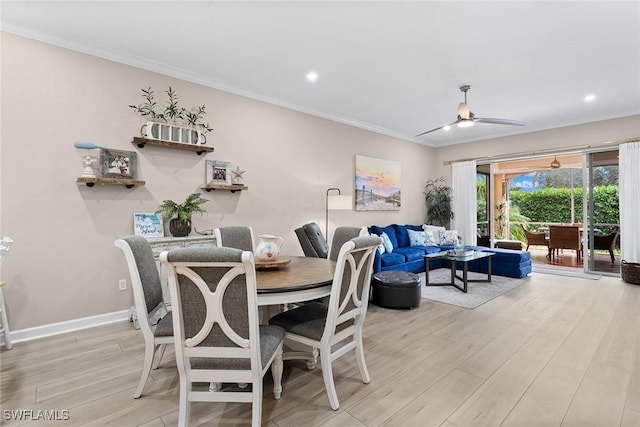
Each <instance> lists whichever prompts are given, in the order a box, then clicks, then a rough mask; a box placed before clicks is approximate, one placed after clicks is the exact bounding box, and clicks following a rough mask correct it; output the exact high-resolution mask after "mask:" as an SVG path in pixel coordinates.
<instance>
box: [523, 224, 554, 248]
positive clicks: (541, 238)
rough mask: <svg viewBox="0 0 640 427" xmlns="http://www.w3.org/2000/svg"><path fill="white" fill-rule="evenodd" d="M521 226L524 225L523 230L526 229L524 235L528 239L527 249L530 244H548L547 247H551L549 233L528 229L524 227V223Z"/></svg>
mask: <svg viewBox="0 0 640 427" xmlns="http://www.w3.org/2000/svg"><path fill="white" fill-rule="evenodd" d="M521 227H522V230H523V231H524V236H525V238H526V239H527V248H526V249H525V250H526V251H528V250H529V246H531V245H535V246H546V247H547V249H548V248H549V240H548V239H547V233H544V232H534V231H528V230H527V229H526V228H524V225H521Z"/></svg>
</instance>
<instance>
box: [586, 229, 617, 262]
mask: <svg viewBox="0 0 640 427" xmlns="http://www.w3.org/2000/svg"><path fill="white" fill-rule="evenodd" d="M618 234H620V229H619V228H618V227H616V229H615V230H614V231H613V232H612V233H609V234H607V235H605V236H598V235H594V236H593V249H600V250H604V251H609V256H610V257H611V262H615V260H616V257H615V255H614V253H613V251H614V250H615V249H616V239H617V238H618Z"/></svg>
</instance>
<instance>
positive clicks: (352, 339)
mask: <svg viewBox="0 0 640 427" xmlns="http://www.w3.org/2000/svg"><path fill="white" fill-rule="evenodd" d="M381 243H382V240H381V239H380V238H379V237H377V236H366V237H356V238H354V239H351V240H349V241H348V242H346V243H345V244H343V245H342V247H341V249H340V252H339V254H338V260H337V262H336V271H335V274H334V277H333V285H332V287H331V295H330V297H329V303H328V304H323V303H321V302H310V303H308V304H304V305H301V306H300V307H297V308H294V309H292V310H288V311H285V312H283V313H280V314H277V315H275V316H274V317H272V318H271V319H270V320H269V324H271V325H277V326H281V327H283V328H284V329H285V330H286V331H287V335H286V338H285V339H286V340H290V341H293V342H294V343H300V344H303V345H306V346H309V347H311V348H312V349H313V358H316V357H317V354H318V352H319V355H320V364H321V367H322V377H323V379H324V384H325V388H326V390H327V395H328V398H329V403H330V405H331V408H332V409H334V410H336V409H338V408H339V407H340V403H339V401H338V395H337V392H336V388H335V384H334V380H333V369H332V363H333V361H334V360H336V359H338V358H339V357H342V356H344V355H345V354H348V353H349V352H350V351H352V350H353V351H355V355H356V362H357V364H358V369H359V370H360V376H361V377H362V382H364V383H365V384H367V383H369V380H370V378H369V372H368V370H367V365H366V363H365V358H364V347H363V343H362V333H363V326H364V319H365V316H366V314H367V306H368V303H369V287H370V285H371V272H372V265H373V258H374V254H375V251H376V250H377V247H378V246H379V245H380V244H381ZM296 356H297V355H288V356H287V357H286V358H287V359H291V358H294V357H296ZM299 356H300V358H302V359H307V360H308V355H304V354H299Z"/></svg>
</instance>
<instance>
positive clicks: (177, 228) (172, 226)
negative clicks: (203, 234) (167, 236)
mask: <svg viewBox="0 0 640 427" xmlns="http://www.w3.org/2000/svg"><path fill="white" fill-rule="evenodd" d="M169 232H170V233H171V235H172V236H173V237H187V236H188V235H189V233H191V219H189V220H187V222H183V221H182V220H181V219H180V218H171V220H169Z"/></svg>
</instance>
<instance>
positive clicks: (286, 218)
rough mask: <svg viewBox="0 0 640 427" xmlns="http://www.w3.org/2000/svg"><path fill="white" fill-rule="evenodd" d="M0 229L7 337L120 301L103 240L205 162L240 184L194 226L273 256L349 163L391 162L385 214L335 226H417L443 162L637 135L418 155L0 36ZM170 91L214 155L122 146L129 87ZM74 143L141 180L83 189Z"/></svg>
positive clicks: (603, 133)
mask: <svg viewBox="0 0 640 427" xmlns="http://www.w3.org/2000/svg"><path fill="white" fill-rule="evenodd" d="M0 34H1V40H0V43H2V62H1V67H2V68H1V70H0V71H1V78H2V85H1V91H2V99H1V102H2V105H1V106H0V108H1V114H2V129H1V131H0V138H1V140H0V144H1V146H0V153H1V154H2V157H1V158H0V180H1V181H0V197H1V200H0V202H1V205H0V206H1V208H0V221H1V222H0V234H2V235H9V236H11V237H12V238H14V240H15V243H14V245H13V247H12V249H11V252H10V254H9V256H8V257H7V258H6V260H5V262H4V265H3V268H2V278H3V279H4V280H6V281H8V283H9V286H8V287H6V288H5V297H6V300H7V302H8V305H9V307H8V313H9V318H10V322H11V326H12V329H13V330H14V331H16V330H20V329H24V328H30V327H35V326H40V325H47V324H51V323H55V322H61V321H66V320H73V319H78V318H82V317H86V316H93V315H100V314H104V313H111V312H115V311H119V310H124V309H126V308H128V307H129V306H130V305H131V303H132V295H131V290H130V289H127V291H124V292H123V291H118V279H121V278H127V279H128V272H127V270H126V265H125V263H124V259H123V256H122V254H121V253H120V251H119V250H118V249H117V248H116V247H115V246H113V241H114V240H115V239H116V238H118V237H120V236H123V235H126V234H131V233H132V222H133V221H132V214H133V213H134V212H153V211H155V209H156V208H157V206H158V204H159V203H161V202H162V200H164V199H174V200H178V199H179V200H182V199H183V198H184V197H186V196H187V195H188V194H189V193H191V192H194V191H199V190H198V186H199V185H200V184H201V183H202V182H203V179H204V164H205V159H210V160H225V161H230V162H231V163H232V167H235V166H236V165H239V166H240V167H241V168H242V169H244V170H246V173H245V175H244V178H245V179H244V181H243V182H244V184H245V185H247V186H248V187H249V190H248V191H245V192H242V193H235V194H231V193H229V192H221V191H215V192H211V193H203V194H204V197H206V198H208V199H209V200H210V201H209V202H208V203H207V204H206V205H205V208H206V209H207V211H208V215H206V216H204V217H199V216H196V217H195V218H194V225H195V226H196V227H197V228H198V229H210V228H213V227H217V226H224V225H239V224H248V225H251V226H252V227H253V228H254V231H255V232H256V234H262V233H269V234H276V235H280V236H282V237H284V239H285V243H284V245H283V249H282V251H283V253H284V254H288V255H301V254H302V252H301V250H300V248H299V244H298V242H297V239H296V237H295V234H294V232H293V230H294V228H296V227H298V226H299V225H301V224H304V223H306V222H310V221H316V222H318V223H319V224H321V226H322V227H324V214H325V212H324V203H325V191H326V189H327V188H328V187H340V188H341V189H342V190H343V194H353V185H354V178H353V171H354V157H355V155H356V154H358V155H366V156H371V157H378V158H383V159H389V160H396V161H400V162H401V164H402V193H403V195H402V203H403V206H402V209H401V210H400V211H399V212H356V211H334V212H332V213H331V218H330V228H333V227H335V226H338V225H356V226H360V225H370V224H382V225H386V224H390V223H394V222H398V223H408V222H411V223H419V222H421V221H422V220H423V218H424V206H423V194H422V189H423V185H424V182H425V181H426V180H427V179H429V178H434V177H437V176H439V175H447V176H448V175H449V167H448V166H446V167H445V166H443V165H442V163H443V161H446V160H456V159H462V158H470V157H482V156H486V155H498V154H505V153H510V152H511V153H512V152H520V151H526V150H531V149H533V147H542V146H545V147H559V148H561V147H563V146H572V145H578V144H584V143H585V142H592V141H603V140H607V139H622V138H627V137H632V136H638V135H640V130H639V128H638V127H639V125H638V118H637V117H636V118H629V119H620V120H613V121H607V122H600V123H595V124H588V125H583V126H577V127H571V128H563V129H560V130H554V131H545V132H537V133H535V134H528V135H521V136H516V137H511V138H501V139H495V140H490V141H483V142H479V143H470V144H464V145H458V146H453V147H448V148H441V149H437V150H434V149H431V148H428V147H424V146H421V145H417V144H412V143H409V142H406V141H402V140H398V139H394V138H391V137H387V136H383V135H378V134H375V133H372V132H368V131H365V130H361V129H357V128H354V127H350V126H346V125H342V124H339V123H335V122H332V121H329V120H325V119H321V118H317V117H314V116H310V115H307V114H303V113H299V112H296V111H292V110H288V109H285V108H281V107H277V106H274V105H270V104H266V103H263V102H259V101H255V100H251V99H247V98H244V97H241V96H237V95H234V94H230V93H226V92H222V91H219V90H215V89H210V88H206V87H203V86H199V85H196V84H192V83H189V82H185V81H181V80H178V79H175V78H171V77H167V76H164V75H160V74H156V73H152V72H149V71H145V70H141V69H137V68H133V67H129V66H126V65H122V64H118V63H114V62H111V61H107V60H103V59H99V58H96V57H93V56H89V55H85V54H81V53H77V52H73V51H70V50H66V49H62V48H58V47H54V46H51V45H47V44H44V43H40V42H36V41H33V40H29V39H25V38H21V37H18V36H15V35H11V34H7V33H0ZM169 85H171V86H172V87H173V88H174V89H175V90H176V91H177V93H178V95H179V97H180V101H181V103H182V104H183V105H185V106H192V105H197V104H206V105H207V108H208V111H209V115H208V119H209V120H210V122H211V123H212V124H213V126H214V127H215V130H214V132H213V133H212V134H210V135H209V137H208V141H209V143H208V144H209V145H212V146H214V147H215V152H214V153H210V154H208V155H206V156H196V155H195V154H193V153H191V152H185V151H177V150H169V149H161V148H156V147H146V148H144V149H139V148H137V147H135V146H134V145H132V144H131V142H130V141H131V138H132V137H133V136H135V135H137V134H138V132H139V129H140V126H141V124H142V123H143V120H142V119H141V118H140V117H139V116H137V115H136V114H135V113H134V112H133V110H131V109H130V108H128V107H127V106H128V105H130V104H133V103H136V104H137V103H139V102H141V99H142V98H141V97H140V89H141V88H146V87H149V86H152V87H153V88H154V89H155V90H156V92H162V91H163V90H165V89H166V88H167V87H168V86H169ZM76 140H87V141H91V142H93V143H95V144H98V145H102V146H105V147H109V148H113V149H122V150H130V151H136V152H137V153H138V167H139V178H140V179H143V180H145V181H146V185H145V186H144V187H136V188H134V189H131V190H129V189H126V188H124V187H120V186H102V187H100V186H97V187H93V188H87V187H85V186H82V185H77V184H76V183H75V178H76V177H77V176H78V175H79V174H80V173H81V169H82V166H81V155H82V154H83V153H82V152H81V150H77V149H75V148H74V147H73V142H74V141H76Z"/></svg>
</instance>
